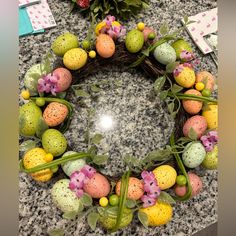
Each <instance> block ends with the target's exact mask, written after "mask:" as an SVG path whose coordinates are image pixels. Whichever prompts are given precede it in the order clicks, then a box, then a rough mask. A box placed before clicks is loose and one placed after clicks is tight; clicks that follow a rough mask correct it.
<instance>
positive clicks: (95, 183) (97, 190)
mask: <svg viewBox="0 0 236 236" xmlns="http://www.w3.org/2000/svg"><path fill="white" fill-rule="evenodd" d="M83 189H84V191H85V192H86V193H87V194H89V195H90V196H91V197H92V198H101V197H105V196H107V195H108V194H109V192H110V183H109V182H108V180H107V178H106V177H104V176H103V175H101V174H99V173H96V174H95V175H94V176H93V178H91V179H90V180H89V181H88V182H87V183H85V184H84V187H83Z"/></svg>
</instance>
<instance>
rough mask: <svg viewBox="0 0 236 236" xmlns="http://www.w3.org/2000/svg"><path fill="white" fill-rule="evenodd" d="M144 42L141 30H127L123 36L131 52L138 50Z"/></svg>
mask: <svg viewBox="0 0 236 236" xmlns="http://www.w3.org/2000/svg"><path fill="white" fill-rule="evenodd" d="M143 44H144V35H143V33H142V32H141V31H139V30H137V29H133V30H131V31H129V32H128V33H127V35H126V38H125V46H126V48H127V50H128V51H129V52H131V53H136V52H138V51H140V50H141V49H142V47H143Z"/></svg>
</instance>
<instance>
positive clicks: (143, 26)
mask: <svg viewBox="0 0 236 236" xmlns="http://www.w3.org/2000/svg"><path fill="white" fill-rule="evenodd" d="M137 28H138V30H140V31H143V30H144V28H145V24H144V23H143V22H139V23H138V24H137Z"/></svg>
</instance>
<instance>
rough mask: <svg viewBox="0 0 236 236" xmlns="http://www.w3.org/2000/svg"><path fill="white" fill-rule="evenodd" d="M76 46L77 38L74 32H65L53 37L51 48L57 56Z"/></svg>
mask: <svg viewBox="0 0 236 236" xmlns="http://www.w3.org/2000/svg"><path fill="white" fill-rule="evenodd" d="M78 46H79V41H78V38H77V37H76V36H75V35H74V34H71V33H69V32H66V33H64V34H62V35H60V36H58V37H57V38H56V39H55V41H54V42H53V44H52V50H53V52H54V53H55V54H56V55H57V56H63V55H64V54H65V53H66V52H67V51H69V50H70V49H72V48H77V47H78Z"/></svg>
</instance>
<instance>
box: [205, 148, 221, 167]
mask: <svg viewBox="0 0 236 236" xmlns="http://www.w3.org/2000/svg"><path fill="white" fill-rule="evenodd" d="M217 164H218V146H217V145H215V147H214V149H213V150H212V151H211V152H207V154H206V157H205V159H204V160H203V162H202V166H203V167H204V168H206V169H208V170H215V169H217Z"/></svg>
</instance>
